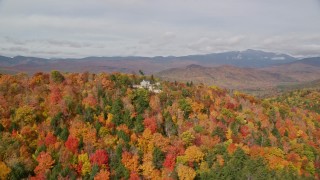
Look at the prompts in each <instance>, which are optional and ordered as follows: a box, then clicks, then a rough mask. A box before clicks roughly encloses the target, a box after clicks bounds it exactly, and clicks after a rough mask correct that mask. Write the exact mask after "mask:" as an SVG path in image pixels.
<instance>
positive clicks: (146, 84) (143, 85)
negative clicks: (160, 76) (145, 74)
mask: <svg viewBox="0 0 320 180" xmlns="http://www.w3.org/2000/svg"><path fill="white" fill-rule="evenodd" d="M159 86H160V83H159V82H157V83H155V84H151V82H150V81H146V80H142V81H141V82H140V85H133V88H144V89H148V90H149V91H150V92H154V93H160V92H161V90H160V89H159Z"/></svg>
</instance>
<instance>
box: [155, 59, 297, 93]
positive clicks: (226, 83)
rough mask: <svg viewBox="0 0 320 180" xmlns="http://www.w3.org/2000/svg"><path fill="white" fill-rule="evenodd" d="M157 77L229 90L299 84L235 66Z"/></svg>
mask: <svg viewBox="0 0 320 180" xmlns="http://www.w3.org/2000/svg"><path fill="white" fill-rule="evenodd" d="M156 76H159V77H161V78H162V79H165V80H169V81H175V80H176V81H182V82H190V81H193V82H194V83H204V84H207V85H217V86H221V87H224V88H229V89H242V90H245V89H259V88H271V87H273V86H274V84H280V83H283V82H286V83H293V82H297V81H296V80H295V79H293V78H291V77H288V76H285V75H281V74H277V73H271V72H268V71H264V70H259V69H254V68H239V67H235V66H229V65H224V66H219V67H203V66H200V65H189V66H187V67H185V68H173V69H168V70H165V71H162V72H160V73H157V74H156Z"/></svg>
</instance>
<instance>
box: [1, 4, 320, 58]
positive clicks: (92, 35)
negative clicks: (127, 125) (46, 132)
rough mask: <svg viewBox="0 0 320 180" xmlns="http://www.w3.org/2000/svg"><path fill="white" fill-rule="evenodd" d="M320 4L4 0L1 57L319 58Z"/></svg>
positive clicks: (2, 6)
mask: <svg viewBox="0 0 320 180" xmlns="http://www.w3.org/2000/svg"><path fill="white" fill-rule="evenodd" d="M319 2H320V1H319V0H305V1H301V0H282V1H279V0H269V1H256V0H242V1H237V0H227V1H220V0H202V1H196V0H175V1H172V0H161V1H158V0H121V1H119V0H68V1H59V2H57V1H56V0H45V1H44V0H28V1H21V0H0V24H2V25H4V26H1V29H0V34H1V36H0V48H1V49H4V50H2V52H1V54H3V55H10V56H13V55H17V54H20V53H24V54H25V55H30V56H43V57H54V56H58V57H83V56H92V55H95V56H114V55H123V56H125V55H146V56H154V55H187V54H197V53H212V52H217V51H227V50H244V49H248V48H257V49H263V50H270V51H276V52H284V53H290V54H292V55H296V56H314V55H320V51H319V45H320V37H319V32H320V24H319V23H317V22H318V21H319V19H320V9H319V8H320V6H319V4H320V3H319ZM297 12H299V13H297ZM23 48H28V49H29V51H22V49H23ZM14 49H16V51H14ZM19 49H20V50H19Z"/></svg>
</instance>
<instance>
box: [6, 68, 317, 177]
mask: <svg viewBox="0 0 320 180" xmlns="http://www.w3.org/2000/svg"><path fill="white" fill-rule="evenodd" d="M142 80H146V81H150V83H151V84H154V83H158V84H160V87H159V88H160V89H161V91H159V92H157V93H155V92H153V91H150V90H149V89H145V88H136V87H135V86H134V85H136V84H139V83H140V82H141V81H142ZM319 108H320V92H319V90H297V91H293V92H290V93H287V94H284V95H280V96H278V97H274V98H268V99H260V98H257V97H254V96H251V95H248V94H245V93H241V92H238V91H230V90H226V89H222V88H219V87H216V86H205V85H203V84H193V83H190V82H188V83H179V82H168V81H161V80H159V79H157V78H154V77H153V76H144V75H135V74H122V73H112V74H108V73H99V74H92V73H87V72H85V73H61V72H59V71H52V72H51V73H41V72H39V73H36V74H34V75H33V76H28V75H26V74H23V73H20V74H17V75H6V74H2V75H0V179H24V178H28V179H33V180H36V179H95V180H100V179H101V180H105V179H131V180H139V179H165V180H170V179H182V180H191V179H248V180H249V179H250V180H254V179H259V180H260V179H288V180H290V179H319V178H320V177H319V173H320V147H319V145H320V110H319Z"/></svg>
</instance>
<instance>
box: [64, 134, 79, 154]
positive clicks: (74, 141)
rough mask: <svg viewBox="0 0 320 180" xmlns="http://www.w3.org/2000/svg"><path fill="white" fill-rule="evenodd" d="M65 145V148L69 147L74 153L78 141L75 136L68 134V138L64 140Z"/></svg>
mask: <svg viewBox="0 0 320 180" xmlns="http://www.w3.org/2000/svg"><path fill="white" fill-rule="evenodd" d="M65 146H66V148H67V149H69V150H70V151H71V152H73V153H76V152H77V150H78V146H79V141H78V139H77V138H75V137H72V136H69V137H68V140H67V141H66V142H65Z"/></svg>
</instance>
